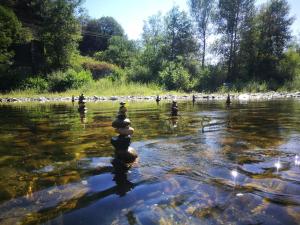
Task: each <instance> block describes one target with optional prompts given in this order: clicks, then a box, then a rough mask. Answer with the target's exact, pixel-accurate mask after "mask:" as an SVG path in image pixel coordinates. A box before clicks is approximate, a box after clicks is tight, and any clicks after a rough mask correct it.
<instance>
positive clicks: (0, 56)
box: [0, 6, 22, 72]
mask: <svg viewBox="0 0 300 225" xmlns="http://www.w3.org/2000/svg"><path fill="white" fill-rule="evenodd" d="M21 30H22V26H21V23H20V22H19V20H18V18H17V17H16V15H15V14H14V12H13V11H12V10H11V9H9V8H6V7H3V6H0V72H4V71H5V70H6V69H7V68H8V67H9V65H11V64H12V57H13V56H14V51H13V50H12V48H11V46H12V44H14V43H17V42H18V41H19V40H20V36H21Z"/></svg>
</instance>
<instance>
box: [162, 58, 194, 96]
mask: <svg viewBox="0 0 300 225" xmlns="http://www.w3.org/2000/svg"><path fill="white" fill-rule="evenodd" d="M159 76H160V82H161V84H163V85H164V86H165V87H166V88H167V89H168V90H183V91H189V90H190V89H191V83H190V75H189V73H188V71H187V70H186V69H185V68H184V67H183V66H182V65H181V63H178V62H175V61H172V62H166V64H165V66H164V69H163V70H162V71H161V72H160V73H159Z"/></svg>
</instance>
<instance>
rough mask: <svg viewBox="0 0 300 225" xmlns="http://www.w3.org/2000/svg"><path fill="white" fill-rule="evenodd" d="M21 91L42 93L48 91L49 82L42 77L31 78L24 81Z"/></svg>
mask: <svg viewBox="0 0 300 225" xmlns="http://www.w3.org/2000/svg"><path fill="white" fill-rule="evenodd" d="M21 89H25V90H27V89H34V90H36V91H37V92H39V93H42V92H45V91H47V90H48V82H47V81H46V80H45V79H44V78H41V77H29V78H27V79H26V80H24V81H23V83H22V85H21Z"/></svg>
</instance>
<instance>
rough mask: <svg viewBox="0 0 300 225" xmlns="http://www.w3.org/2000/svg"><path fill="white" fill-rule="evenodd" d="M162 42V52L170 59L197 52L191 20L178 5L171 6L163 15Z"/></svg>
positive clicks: (185, 56)
mask: <svg viewBox="0 0 300 225" xmlns="http://www.w3.org/2000/svg"><path fill="white" fill-rule="evenodd" d="M164 42H165V43H164V44H165V46H164V52H165V53H166V57H167V58H168V60H171V61H172V60H175V59H176V58H177V57H178V56H183V57H184V58H188V57H190V56H195V55H196V54H197V52H198V46H197V41H196V39H195V38H194V30H193V25H192V22H191V20H190V19H189V18H188V16H187V14H186V13H185V12H184V11H183V12H181V11H180V10H179V8H178V7H173V8H172V9H171V10H170V11H169V12H168V13H167V15H166V17H165V36H164Z"/></svg>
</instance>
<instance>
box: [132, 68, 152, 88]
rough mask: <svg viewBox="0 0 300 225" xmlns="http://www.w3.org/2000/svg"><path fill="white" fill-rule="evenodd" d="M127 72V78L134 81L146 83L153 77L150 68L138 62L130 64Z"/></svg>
mask: <svg viewBox="0 0 300 225" xmlns="http://www.w3.org/2000/svg"><path fill="white" fill-rule="evenodd" d="M127 73H128V78H129V80H131V81H134V82H142V83H148V82H150V81H152V79H153V74H152V73H151V70H150V68H149V67H147V66H144V65H140V64H134V65H132V66H131V67H130V68H129V69H128V70H127Z"/></svg>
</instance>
